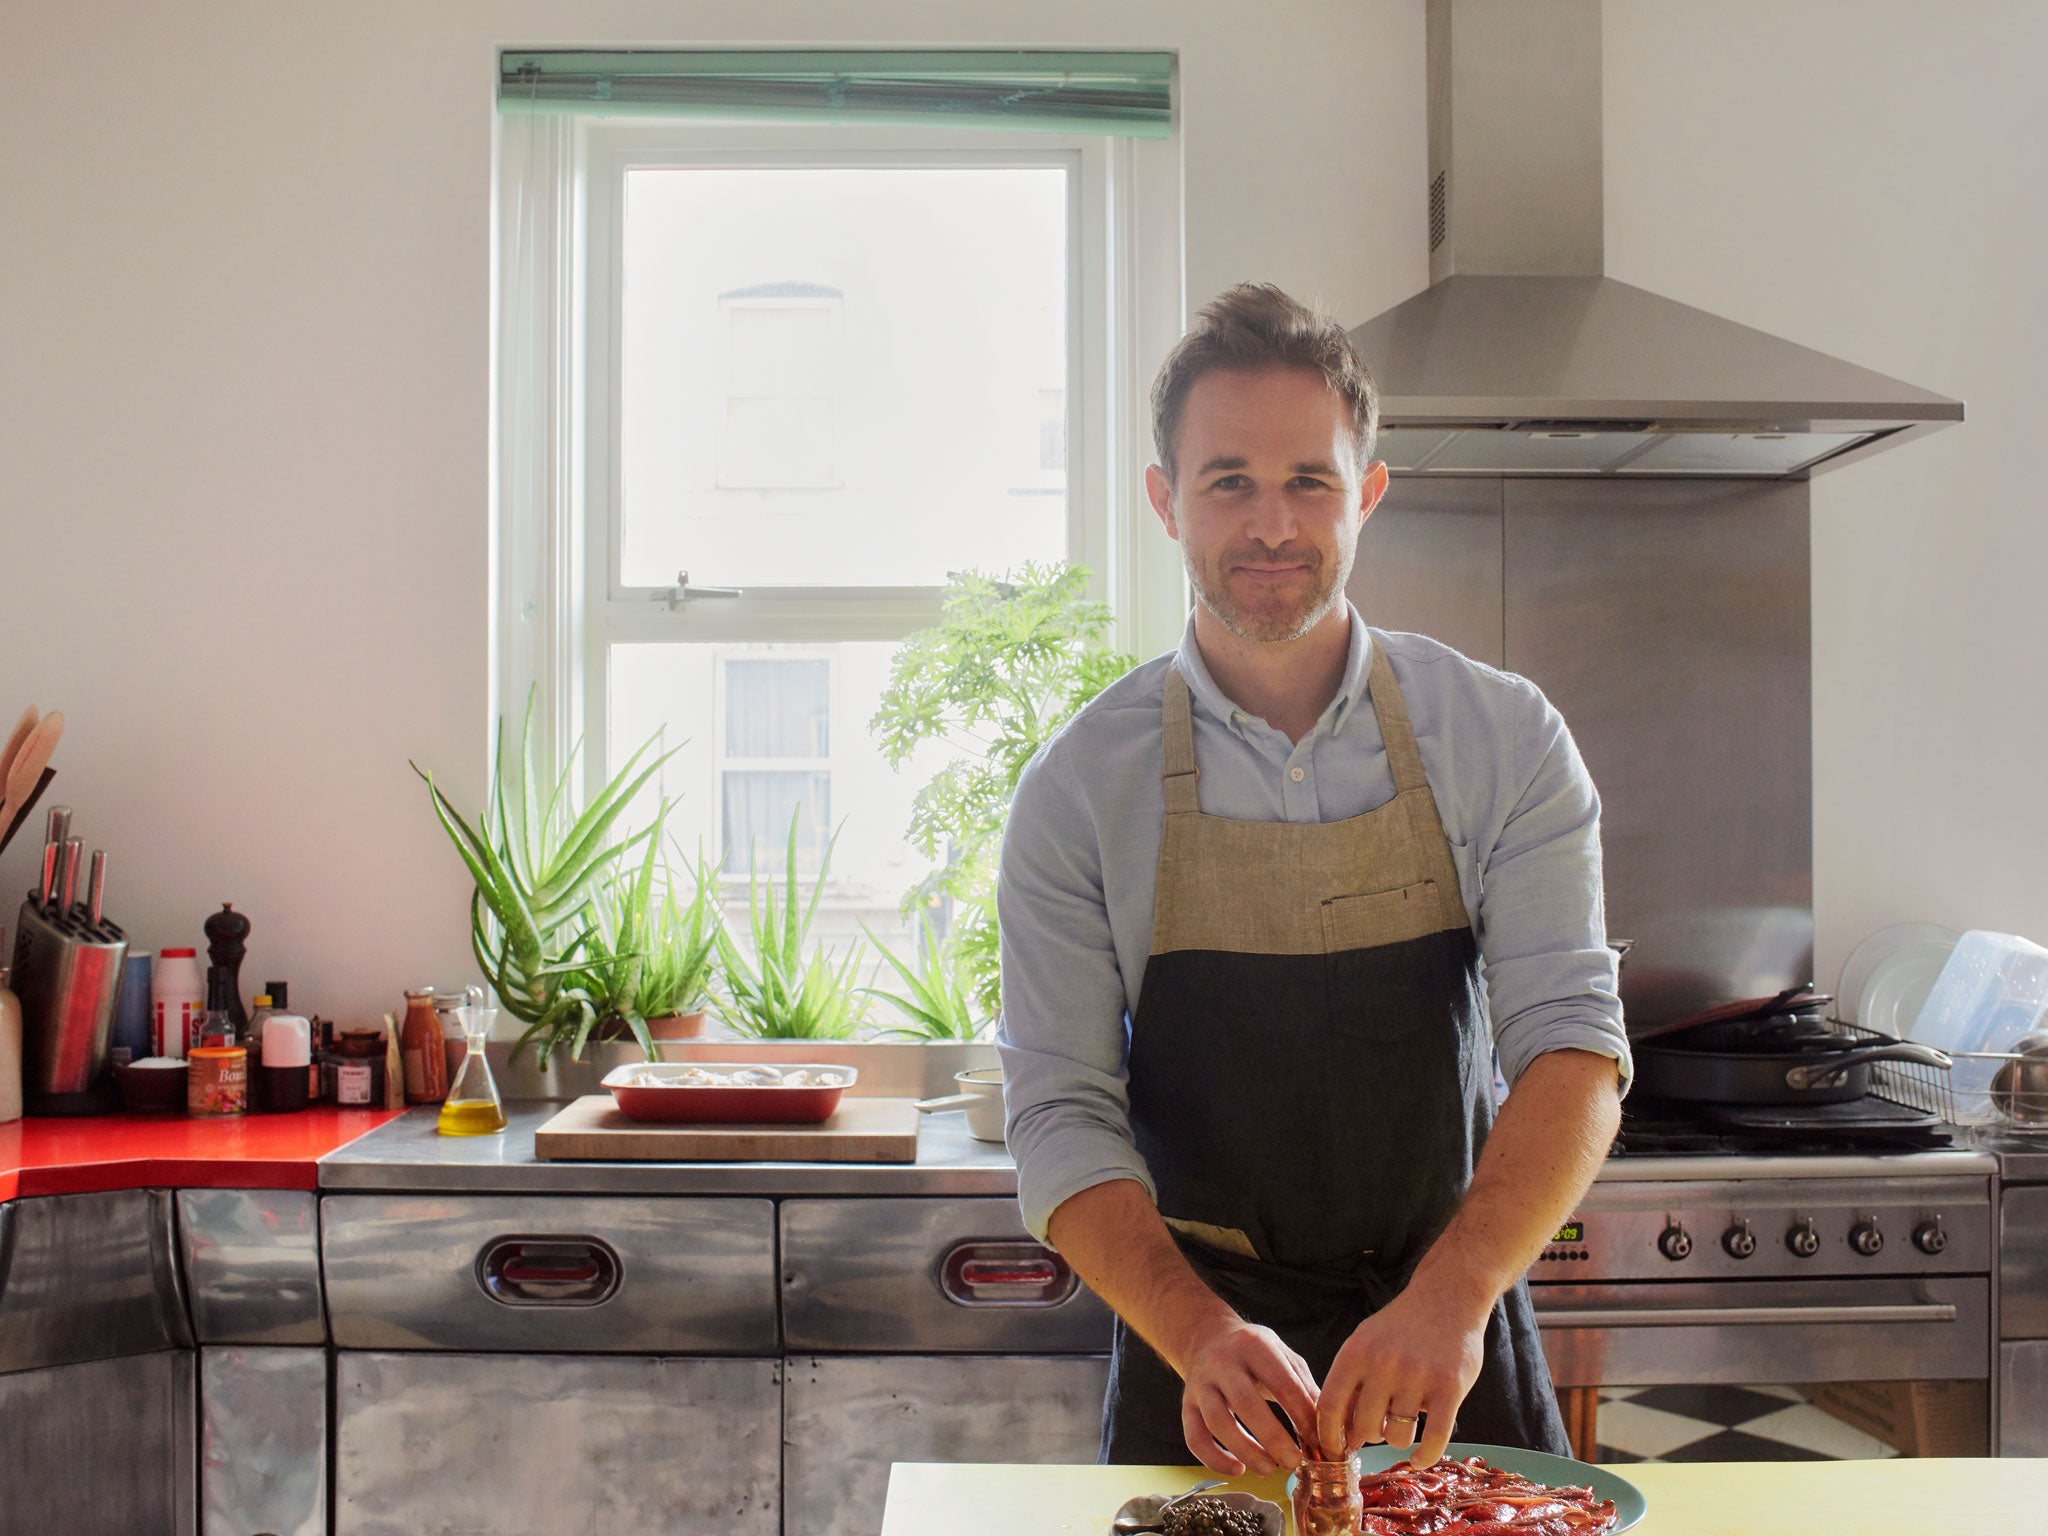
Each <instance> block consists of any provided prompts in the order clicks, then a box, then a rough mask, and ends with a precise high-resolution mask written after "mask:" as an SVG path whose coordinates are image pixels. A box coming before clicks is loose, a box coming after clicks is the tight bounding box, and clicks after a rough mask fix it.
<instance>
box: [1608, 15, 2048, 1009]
mask: <svg viewBox="0 0 2048 1536" xmlns="http://www.w3.org/2000/svg"><path fill="white" fill-rule="evenodd" d="M1604 51H1605V69H1606V72H1605V113H1606V182H1607V271H1608V274H1609V275H1610V276H1613V277H1617V278H1620V279H1622V280H1624V281H1627V282H1631V283H1637V284H1640V285H1642V286H1643V287H1647V288H1654V289H1657V290H1658V291H1660V292H1663V293H1666V294H1669V295H1670V296H1672V297H1673V298H1677V299H1682V300H1684V301H1686V302H1687V303H1691V304H1696V305H1699V306H1700V307H1701V308H1704V309H1709V310H1712V311H1714V312H1716V313H1718V314H1723V315H1727V316H1729V317H1731V318H1733V319H1736V320H1740V321H1743V322H1745V323H1747V324H1750V325H1755V326H1760V327H1762V328H1764V329H1766V330H1770V331H1775V332H1777V333H1779V334H1780V335H1783V336H1787V337H1790V338H1791V339H1792V340H1794V341H1798V342H1803V343H1804V344H1806V345H1808V346H1812V347H1818V348H1819V349H1821V350H1822V351H1824V352H1831V353H1834V354H1836V355H1838V356H1841V357H1844V358H1847V359H1849V360H1850V361H1852V362H1856V363H1860V364H1863V365H1864V366H1866V367H1872V368H1877V369H1881V370H1883V371H1884V372H1887V373H1891V374H1894V375H1896V376H1898V377H1900V378H1903V379H1906V380H1908V381H1910V382H1912V383H1915V384H1919V385H1922V386H1924V387H1926V388H1929V389H1934V390H1938V391H1940V392H1941V393H1944V394H1948V395H1953V396H1956V397H1958V398H1960V399H1962V400H1963V401H1964V402H1965V404H1966V407H1967V412H1968V420H1967V421H1966V422H1965V423H1964V424H1963V425H1962V426H1960V427H1952V428H1949V429H1947V430H1945V431H1943V432H1941V433H1939V434H1937V435H1935V436H1933V437H1931V438H1929V439H1927V440H1926V441H1924V442H1921V443H1917V444H1909V445H1907V446H1904V447H1902V448H1899V449H1896V450H1894V451H1892V452H1889V453H1886V454H1883V455H1880V456H1879V457H1877V458H1876V459H1874V460H1872V461H1870V462H1868V463H1866V464H1861V465H1855V466H1851V467H1848V468H1845V469H1842V470H1839V471H1837V472H1835V473H1834V474H1831V475H1825V476H1822V477H1821V478H1819V479H1817V480H1816V481H1815V482H1814V485H1813V520H1814V531H1813V630H1814V635H1813V666H1814V813H1815V815H1814V822H1815V851H1814V874H1815V905H1816V909H1817V915H1818V919H1819V954H1818V957H1817V970H1818V973H1819V980H1821V981H1822V982H1823V983H1824V984H1829V985H1831V984H1832V983H1833V982H1834V980H1835V978H1836V976H1837V975H1838V973H1839V971H1840V967H1841V964H1842V961H1843V960H1844V958H1845V957H1846V956H1847V954H1848V951H1849V950H1850V949H1851V948H1852V947H1853V946H1854V945H1855V944H1856V943H1857V942H1859V941H1860V940H1861V939H1862V938H1863V937H1864V936H1865V935H1867V934H1869V933H1870V932H1872V931H1873V930H1875V929H1876V928H1878V927H1880V926H1882V925H1884V924H1886V923H1890V922H1898V921H1906V920H1927V921H1933V922H1940V923H1946V924H1948V925H1949V926H1951V927H1955V928H1966V927H1981V928H1993V929H2000V930H2005V931H2009V932H2018V933H2024V934H2028V935H2030V936H2032V937H2033V938H2035V939H2036V940H2039V941H2042V942H2048V818H2044V816H2043V804H2042V794H2041V791H2042V786H2043V783H2044V772H2043V770H2044V767H2048V708H2044V703H2048V699H2044V689H2043V687H2042V679H2043V675H2044V667H2048V617H2044V615H2048V602H2044V597H2043V587H2044V574H2048V517H2044V516H2043V508H2042V505H2041V501H2042V497H2041V492H2040V489H2039V486H2038V483H2037V478H2038V466H2039V463H2040V460H2041V448H2040V436H2041V425H2042V423H2043V421H2044V420H2048V367H2044V365H2043V359H2044V358H2048V148H2044V146H2048V96H2044V94H2043V92H2042V90H2041V88H2040V78H2039V76H2040V70H2039V64H2040V60H2041V58H2042V56H2043V54H2044V52H2048V8H2043V7H2038V6H2032V5H2023V4H2016V3H2012V0H1957V3H1950V4H1944V5H1927V4H1924V3H1916V0H1802V3H1801V4H1798V5H1785V4H1783V3H1782V0H1718V3H1716V4H1714V5H1710V6H1709V5H1696V4H1676V3H1648V0H1608V3H1607V5H1606V7H1605V50H1604Z"/></svg>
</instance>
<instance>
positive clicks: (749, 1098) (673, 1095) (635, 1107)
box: [603, 1061, 860, 1125]
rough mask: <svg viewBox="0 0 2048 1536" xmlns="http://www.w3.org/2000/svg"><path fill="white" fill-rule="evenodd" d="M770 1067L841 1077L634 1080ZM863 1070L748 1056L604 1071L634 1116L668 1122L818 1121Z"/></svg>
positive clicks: (617, 1099) (616, 1097) (622, 1106)
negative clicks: (822, 1081)
mask: <svg viewBox="0 0 2048 1536" xmlns="http://www.w3.org/2000/svg"><path fill="white" fill-rule="evenodd" d="M763 1066H766V1067H770V1068H771V1069H772V1070H774V1071H777V1072H780V1073H782V1074H783V1075H784V1076H785V1077H787V1076H789V1075H790V1074H791V1073H796V1072H831V1073H835V1074H836V1075H837V1076H838V1079H839V1081H838V1082H837V1083H835V1084H833V1085H832V1086H831V1087H823V1086H819V1085H815V1084H805V1085H802V1086H798V1085H793V1084H785V1083H744V1084H741V1083H721V1084H715V1085H696V1084H688V1083H678V1082H665V1083H662V1084H660V1085H659V1086H656V1085H652V1084H646V1083H635V1082H632V1081H631V1079H632V1078H634V1077H645V1076H647V1075H648V1074H650V1073H651V1074H653V1075H655V1076H657V1077H663V1078H678V1077H682V1076H684V1075H685V1074H686V1073H690V1072H710V1073H715V1074H716V1075H718V1076H719V1077H725V1078H729V1077H731V1076H732V1075H733V1074H734V1073H735V1072H745V1071H747V1070H748V1069H749V1068H759V1067H763ZM859 1075H860V1074H859V1073H858V1071H857V1070H856V1069H855V1068H853V1067H845V1066H840V1065H838V1064H837V1063H833V1062H797V1063H794V1064H792V1065H790V1066H786V1067H780V1066H774V1064H773V1063H757V1062H746V1061H702V1062H700V1061H636V1062H631V1063H629V1064H627V1065H626V1066H623V1067H614V1068H612V1070H611V1071H609V1072H607V1073H606V1074H605V1075H604V1084H603V1085H604V1086H605V1087H606V1088H608V1089H610V1090H611V1095H612V1102H613V1103H615V1104H617V1105H618V1107H619V1113H620V1114H622V1115H624V1116H625V1117H626V1118H627V1119H629V1120H648V1121H658V1122H660V1123H663V1124H667V1125H816V1124H817V1123H818V1122H819V1121H821V1120H825V1119H828V1118H830V1116H831V1114H832V1111H833V1110H835V1109H837V1108H838V1107H839V1096H840V1095H841V1094H842V1093H844V1092H845V1091H846V1090H847V1089H848V1088H850V1087H852V1086H853V1081H854V1079H855V1078H856V1077H858V1076H859Z"/></svg>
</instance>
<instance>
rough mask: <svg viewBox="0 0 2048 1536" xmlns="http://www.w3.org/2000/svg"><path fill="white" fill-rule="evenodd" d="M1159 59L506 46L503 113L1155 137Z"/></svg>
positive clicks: (1162, 94) (1163, 58)
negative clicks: (956, 126)
mask: <svg viewBox="0 0 2048 1536" xmlns="http://www.w3.org/2000/svg"><path fill="white" fill-rule="evenodd" d="M1172 74H1173V55H1172V54H1170V53H1085V52H1057V53H1055V52H1033V51H1028V50H1019V51H1010V52H988V53H961V52H950V51H940V50H932V51H910V52H901V53H869V52H858V53H854V52H794V51H781V50H776V51H765V52H764V51H749V52H737V51H734V52H721V51H715V50H695V51H691V52H675V51H670V50H652V49H650V50H644V51H643V50H633V51H626V52H614V53H577V52H561V51H552V50H530V51H525V52H506V53H504V54H503V55H501V56H500V59H499V80H498V105H499V108H500V110H502V111H505V112H545V113H570V114H581V115H591V116H625V117H633V116H639V117H675V118H698V119H705V120H711V119H723V120H727V121H730V120H734V119H738V120H742V121H753V122H762V121H768V120H778V121H800V122H844V123H868V124H877V125H883V126H902V125H923V126H929V125H931V124H932V123H934V122H935V121H946V122H958V123H960V124H962V125H978V126H981V127H986V128H1005V129H1019V128H1030V129H1041V130H1045V131H1049V132H1060V133H1103V134H1121V135H1125V136H1128V137H1134V138H1164V137H1166V135H1167V133H1168V130H1169V126H1170V109H1171V100H1170V90H1171V82H1172Z"/></svg>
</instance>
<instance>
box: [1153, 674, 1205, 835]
mask: <svg viewBox="0 0 2048 1536" xmlns="http://www.w3.org/2000/svg"><path fill="white" fill-rule="evenodd" d="M1159 727H1160V742H1161V745H1162V746H1163V747H1164V748H1165V759H1166V761H1165V771H1164V772H1163V773H1161V774H1160V776H1159V781H1160V783H1161V784H1162V785H1164V786H1165V789H1166V814H1167V815H1169V816H1193V815H1196V814H1198V813H1199V812H1200V811H1201V809H1202V802H1201V797H1200V795H1199V793H1198V792H1197V791H1196V788H1195V786H1196V784H1197V782H1198V781H1199V780H1200V779H1201V776H1202V773H1201V770H1200V769H1199V768H1197V767H1196V766H1195V720H1194V715H1193V713H1192V712H1191V711H1190V709H1189V707H1188V680H1187V679H1186V678H1184V677H1182V676H1181V675H1180V668H1179V667H1177V666H1174V665H1173V664H1172V663H1171V662H1169V663H1168V664H1167V667H1166V698H1165V700H1164V702H1163V703H1162V705H1161V707H1160V720H1159Z"/></svg>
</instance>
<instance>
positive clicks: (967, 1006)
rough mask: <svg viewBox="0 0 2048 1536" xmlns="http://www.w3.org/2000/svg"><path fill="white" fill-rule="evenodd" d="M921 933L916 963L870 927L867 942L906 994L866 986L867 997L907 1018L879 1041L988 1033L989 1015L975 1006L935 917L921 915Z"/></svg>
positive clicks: (881, 1034)
mask: <svg viewBox="0 0 2048 1536" xmlns="http://www.w3.org/2000/svg"><path fill="white" fill-rule="evenodd" d="M918 916H919V918H920V920H921V927H922V929H923V938H922V942H920V943H919V945H918V952H917V959H916V962H915V963H914V964H913V963H912V962H911V961H908V960H905V959H904V958H902V956H900V955H898V954H897V953H896V952H895V951H894V950H892V949H890V948H889V946H888V945H886V944H884V943H883V942H882V941H881V940H880V939H879V938H877V937H875V934H874V931H873V930H872V929H868V928H867V925H866V924H862V925H861V926H862V928H863V929H864V930H865V931H866V932H867V936H868V942H869V943H871V944H873V945H874V946H875V950H876V952H877V953H878V954H880V955H881V957H882V960H883V962H884V963H885V964H887V965H888V967H889V969H890V970H892V971H894V972H895V973H896V978H897V980H898V981H899V982H901V983H902V990H901V991H900V992H899V991H891V990H889V989H887V988H883V987H863V988H862V989H861V991H862V992H863V993H864V994H865V995H866V996H868V997H873V998H877V999H879V1000H880V1001H882V1002H884V1003H887V1004H888V1005H889V1006H890V1007H892V1008H894V1009H895V1010H896V1011H897V1012H898V1013H900V1014H902V1015H903V1022H902V1023H901V1024H898V1025H895V1026H893V1027H891V1028H888V1029H883V1030H881V1031H879V1032H878V1034H877V1038H879V1039H897V1040H923V1041H936V1040H955V1041H958V1040H979V1039H981V1038H982V1037H983V1036H984V1035H985V1034H986V1033H987V1032H988V1016H987V1015H986V1014H985V1013H983V1012H982V1010H981V1008H980V1007H979V1005H977V1003H976V1002H975V1000H974V998H973V996H972V994H971V991H970V989H969V986H968V983H967V980H966V978H965V977H964V975H963V974H962V966H961V964H960V954H959V950H958V948H957V946H955V945H953V944H951V943H949V942H948V941H947V939H945V938H942V937H940V935H939V933H938V932H937V930H936V929H934V928H933V926H932V919H931V914H930V913H929V912H922V913H919V914H918Z"/></svg>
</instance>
